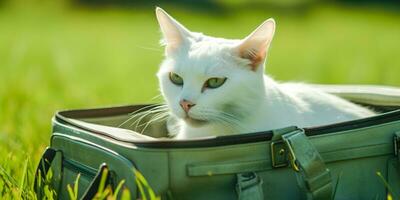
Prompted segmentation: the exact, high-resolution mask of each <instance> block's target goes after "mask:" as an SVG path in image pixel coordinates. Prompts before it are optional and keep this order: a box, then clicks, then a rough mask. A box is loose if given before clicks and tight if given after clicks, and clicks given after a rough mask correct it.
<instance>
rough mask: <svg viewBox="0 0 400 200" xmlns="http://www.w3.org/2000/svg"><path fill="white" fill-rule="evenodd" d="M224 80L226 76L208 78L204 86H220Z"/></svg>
mask: <svg viewBox="0 0 400 200" xmlns="http://www.w3.org/2000/svg"><path fill="white" fill-rule="evenodd" d="M225 81H226V78H210V79H208V80H207V81H206V83H205V86H206V87H207V88H218V87H221V85H223V84H224V83H225Z"/></svg>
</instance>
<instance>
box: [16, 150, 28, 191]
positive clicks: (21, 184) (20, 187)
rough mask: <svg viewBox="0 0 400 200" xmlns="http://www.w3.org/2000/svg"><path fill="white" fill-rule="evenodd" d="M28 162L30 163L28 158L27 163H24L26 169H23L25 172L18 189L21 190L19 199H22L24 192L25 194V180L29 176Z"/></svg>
mask: <svg viewBox="0 0 400 200" xmlns="http://www.w3.org/2000/svg"><path fill="white" fill-rule="evenodd" d="M28 162H29V158H27V159H26V160H25V162H24V168H23V171H22V177H21V180H20V182H19V187H18V190H19V194H18V196H19V197H22V195H23V192H24V185H25V180H26V176H27V174H28Z"/></svg>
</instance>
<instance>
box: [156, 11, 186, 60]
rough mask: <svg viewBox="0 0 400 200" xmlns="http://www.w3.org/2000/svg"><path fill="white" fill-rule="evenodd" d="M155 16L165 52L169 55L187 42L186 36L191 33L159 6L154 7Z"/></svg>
mask: <svg viewBox="0 0 400 200" xmlns="http://www.w3.org/2000/svg"><path fill="white" fill-rule="evenodd" d="M156 16H157V20H158V23H159V24H160V28H161V32H162V34H163V43H164V44H165V50H166V54H167V55H171V54H173V53H174V52H175V51H176V50H177V49H178V48H179V47H181V46H182V45H183V44H184V43H185V42H187V40H188V38H189V37H191V33H190V31H189V30H188V29H186V28H185V27H184V26H183V25H182V24H180V23H179V22H178V21H176V20H175V19H174V18H172V17H171V16H170V15H168V13H167V12H165V11H164V10H163V9H161V8H159V7H157V8H156Z"/></svg>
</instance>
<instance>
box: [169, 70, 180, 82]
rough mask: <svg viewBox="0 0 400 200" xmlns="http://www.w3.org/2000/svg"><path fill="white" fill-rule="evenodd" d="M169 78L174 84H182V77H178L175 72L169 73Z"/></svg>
mask: <svg viewBox="0 0 400 200" xmlns="http://www.w3.org/2000/svg"><path fill="white" fill-rule="evenodd" d="M169 79H170V80H171V82H172V83H173V84H175V85H183V79H182V77H180V76H179V75H178V74H175V73H173V72H170V73H169Z"/></svg>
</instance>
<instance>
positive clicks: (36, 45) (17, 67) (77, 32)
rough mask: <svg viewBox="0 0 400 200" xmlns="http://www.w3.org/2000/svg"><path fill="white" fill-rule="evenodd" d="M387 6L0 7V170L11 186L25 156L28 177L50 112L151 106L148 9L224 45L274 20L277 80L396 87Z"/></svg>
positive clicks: (298, 2) (272, 61)
mask: <svg viewBox="0 0 400 200" xmlns="http://www.w3.org/2000/svg"><path fill="white" fill-rule="evenodd" d="M396 2H398V1H389V0H386V1H356V0H354V1H344V0H343V1H333V0H331V1H317V0H281V1H280V0H267V1H261V0H259V1H244V0H233V1H229V0H214V1H212V0H209V1H200V0H199V1H195V0H192V1H190V0H186V1H185V0H180V1H159V2H158V1H145V0H142V1H133V0H72V1H68V0H40V1H39V0H30V1H27V0H0V167H1V168H0V170H3V172H4V171H5V172H7V173H9V174H11V175H12V176H13V177H15V179H17V180H18V179H19V177H21V176H22V175H21V174H22V173H23V170H22V169H21V165H22V163H24V161H25V160H26V159H27V158H29V159H30V161H29V162H28V170H30V172H32V171H33V169H34V166H35V165H36V162H37V160H38V159H39V156H40V154H41V152H42V151H43V149H44V148H45V146H46V145H48V144H49V136H50V129H51V118H52V116H53V114H54V113H55V111H56V110H63V109H71V108H89V107H98V106H110V105H120V104H134V103H148V102H160V101H161V99H160V98H158V99H152V97H154V96H156V95H157V94H158V93H159V92H158V89H157V79H156V76H155V73H156V71H157V69H158V65H159V63H160V61H161V60H162V57H163V49H162V48H161V47H160V45H159V39H160V31H159V28H158V24H157V21H156V19H155V16H154V8H155V6H161V7H163V8H164V9H165V10H166V11H167V12H169V13H170V14H171V15H172V16H174V17H175V18H176V19H178V20H179V21H180V22H181V23H183V24H184V25H185V26H186V27H188V28H189V29H191V30H192V31H199V32H203V33H205V34H208V35H212V36H218V37H226V38H243V37H245V36H246V35H247V34H249V33H250V32H251V31H252V30H253V29H254V28H255V27H257V26H258V25H259V24H260V23H261V22H262V21H264V20H265V19H267V18H269V17H273V18H275V20H276V22H277V31H276V34H275V39H274V41H273V43H272V46H271V50H270V54H269V60H268V64H267V73H269V74H270V75H272V76H273V77H275V78H276V79H278V80H282V81H302V82H303V81H304V82H311V83H331V84H382V85H394V86H400V78H399V76H400V54H399V53H400V5H399V3H396ZM0 172H1V171H0ZM1 182H2V180H1V179H0V195H1V194H3V195H4V193H5V192H4V191H6V190H5V189H4V188H5V186H4V185H2V184H1Z"/></svg>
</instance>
